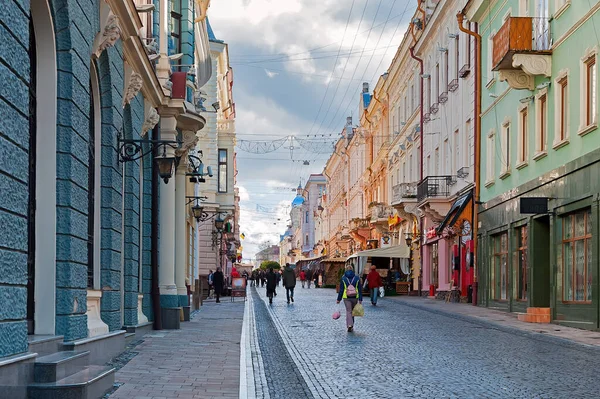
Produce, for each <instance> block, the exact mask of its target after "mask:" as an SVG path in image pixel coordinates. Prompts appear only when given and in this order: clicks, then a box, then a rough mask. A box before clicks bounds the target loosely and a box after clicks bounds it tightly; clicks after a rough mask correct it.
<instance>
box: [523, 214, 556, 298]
mask: <svg viewBox="0 0 600 399" xmlns="http://www.w3.org/2000/svg"><path fill="white" fill-rule="evenodd" d="M528 247H529V248H530V250H529V251H528V257H529V259H528V260H527V261H528V263H529V265H530V270H531V273H530V277H529V278H528V280H529V287H530V289H529V290H528V292H529V294H530V298H531V299H530V303H529V306H530V307H539V308H548V307H550V287H551V279H552V277H551V276H552V270H551V268H550V217H549V216H548V215H543V216H540V217H536V218H534V219H533V220H532V221H531V232H530V234H529V245H528Z"/></svg>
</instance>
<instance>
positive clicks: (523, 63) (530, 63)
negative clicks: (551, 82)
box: [512, 54, 552, 77]
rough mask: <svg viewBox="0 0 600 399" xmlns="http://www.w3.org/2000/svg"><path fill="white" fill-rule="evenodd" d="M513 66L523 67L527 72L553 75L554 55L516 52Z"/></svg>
mask: <svg viewBox="0 0 600 399" xmlns="http://www.w3.org/2000/svg"><path fill="white" fill-rule="evenodd" d="M512 64H513V67H515V68H519V67H520V68H521V69H522V70H523V71H524V72H525V73H527V74H529V75H532V76H537V75H544V76H546V77H550V76H552V56H551V55H540V54H514V55H513V59H512Z"/></svg>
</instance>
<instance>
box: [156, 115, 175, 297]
mask: <svg viewBox="0 0 600 399" xmlns="http://www.w3.org/2000/svg"><path fill="white" fill-rule="evenodd" d="M176 126H177V121H176V119H175V117H173V116H162V118H161V124H160V128H161V140H170V141H174V140H175V138H176V133H177V131H176V130H175V127H176ZM167 156H175V152H174V150H173V149H172V148H167ZM175 184H176V183H175V179H173V178H171V179H170V180H169V182H168V183H164V182H161V183H160V206H159V218H158V219H159V225H160V227H159V228H160V246H159V248H160V253H159V255H160V256H159V268H158V271H159V273H158V275H159V288H160V304H161V307H167V308H175V307H178V306H179V299H178V297H177V286H176V285H175V234H174V232H175Z"/></svg>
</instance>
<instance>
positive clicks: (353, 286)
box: [336, 266, 362, 332]
mask: <svg viewBox="0 0 600 399" xmlns="http://www.w3.org/2000/svg"><path fill="white" fill-rule="evenodd" d="M342 299H343V300H344V306H345V307H346V327H348V332H352V331H353V330H354V316H352V310H354V307H355V306H356V305H357V304H359V303H360V304H362V290H361V289H360V277H358V276H357V275H356V274H354V268H353V267H352V266H346V271H345V272H344V275H343V276H342V279H341V280H340V290H339V292H338V296H337V301H336V302H337V303H340V302H341V300H342Z"/></svg>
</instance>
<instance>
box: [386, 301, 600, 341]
mask: <svg viewBox="0 0 600 399" xmlns="http://www.w3.org/2000/svg"><path fill="white" fill-rule="evenodd" d="M386 299H392V300H394V301H397V302H400V303H402V304H405V305H407V306H412V307H415V308H419V309H423V310H428V311H432V312H435V313H439V314H445V315H447V316H454V317H460V318H463V319H470V320H475V321H480V322H484V323H488V324H492V325H495V326H497V327H499V328H507V329H512V330H517V331H521V332H523V333H527V334H534V335H538V336H540V335H543V336H545V337H551V338H557V339H561V340H565V341H566V342H567V343H568V342H571V343H576V344H581V345H589V346H593V347H597V348H600V332H595V331H589V330H581V329H578V328H572V327H565V326H561V325H559V324H553V323H550V324H538V323H526V322H523V321H519V320H517V314H516V313H508V312H503V311H501V310H494V309H489V308H484V307H480V306H472V305H471V304H466V303H446V302H445V301H442V300H437V299H429V298H419V297H411V296H395V297H392V296H390V297H386Z"/></svg>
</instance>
